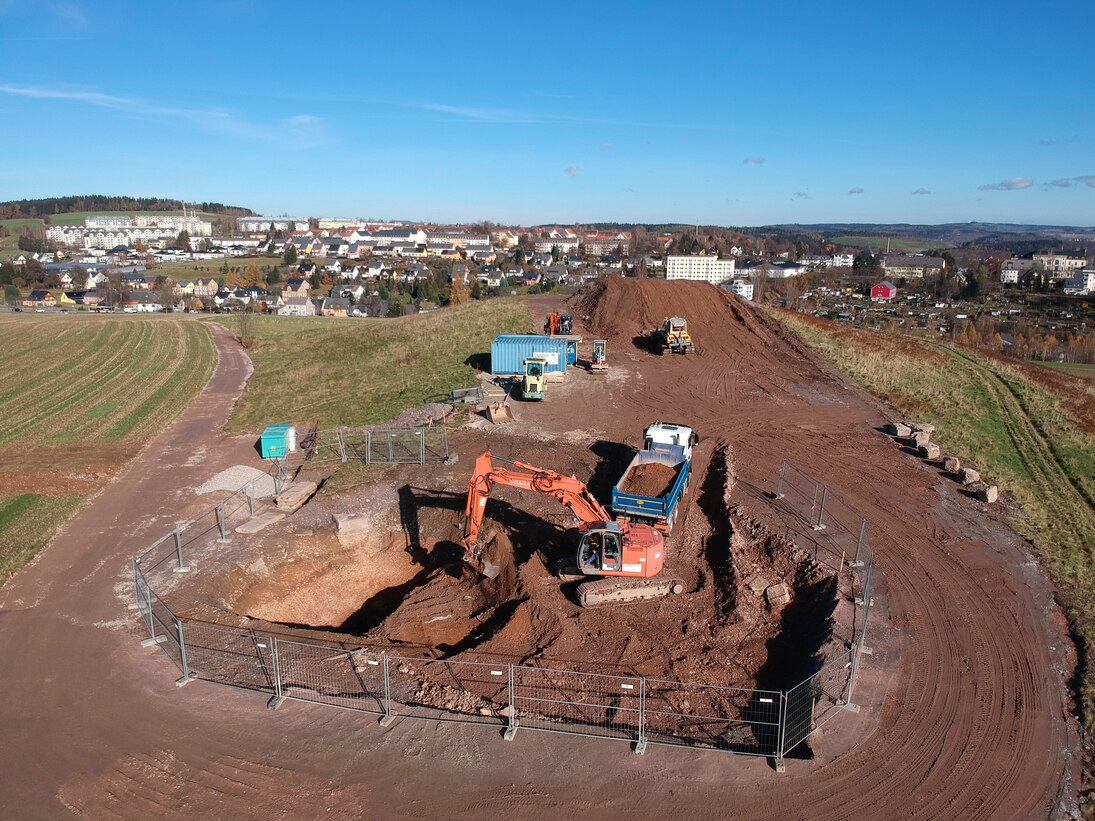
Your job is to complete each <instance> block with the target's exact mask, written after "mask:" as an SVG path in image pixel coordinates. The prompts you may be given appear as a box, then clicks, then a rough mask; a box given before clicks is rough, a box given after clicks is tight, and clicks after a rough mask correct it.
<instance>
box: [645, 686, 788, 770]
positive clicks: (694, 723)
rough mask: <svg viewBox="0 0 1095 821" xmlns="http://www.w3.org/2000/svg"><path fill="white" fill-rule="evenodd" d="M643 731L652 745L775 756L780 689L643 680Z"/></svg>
mask: <svg viewBox="0 0 1095 821" xmlns="http://www.w3.org/2000/svg"><path fill="white" fill-rule="evenodd" d="M644 685H645V689H644V710H643V722H644V735H645V737H646V739H647V740H648V741H649V742H650V743H651V744H670V745H678V746H684V747H707V748H712V749H717V750H729V751H731V752H735V753H742V754H747V755H764V756H774V755H776V753H777V750H778V749H779V720H780V693H778V692H774V691H766V690H748V689H740V688H735V687H719V686H714V685H703V684H683V683H680V682H675V681H662V680H660V679H645V680H644Z"/></svg>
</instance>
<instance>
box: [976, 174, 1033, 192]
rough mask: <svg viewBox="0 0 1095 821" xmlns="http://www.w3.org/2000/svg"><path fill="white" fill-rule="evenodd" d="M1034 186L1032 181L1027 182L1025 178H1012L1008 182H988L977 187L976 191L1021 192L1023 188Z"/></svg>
mask: <svg viewBox="0 0 1095 821" xmlns="http://www.w3.org/2000/svg"><path fill="white" fill-rule="evenodd" d="M1032 185H1034V180H1028V179H1027V178H1026V177H1012V178H1011V179H1010V180H1000V182H989V183H985V184H984V185H979V186H977V190H978V191H1021V190H1023V189H1024V188H1030V187H1031V186H1032Z"/></svg>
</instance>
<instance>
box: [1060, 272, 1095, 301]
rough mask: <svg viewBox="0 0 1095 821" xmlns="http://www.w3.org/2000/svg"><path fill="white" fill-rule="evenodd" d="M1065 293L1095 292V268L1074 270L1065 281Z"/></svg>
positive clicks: (1082, 293)
mask: <svg viewBox="0 0 1095 821" xmlns="http://www.w3.org/2000/svg"><path fill="white" fill-rule="evenodd" d="M1065 293H1066V294H1067V293H1072V294H1081V295H1084V294H1092V293H1095V268H1080V269H1079V270H1077V271H1074V272H1073V273H1072V276H1070V277H1069V278H1068V282H1066V283H1065Z"/></svg>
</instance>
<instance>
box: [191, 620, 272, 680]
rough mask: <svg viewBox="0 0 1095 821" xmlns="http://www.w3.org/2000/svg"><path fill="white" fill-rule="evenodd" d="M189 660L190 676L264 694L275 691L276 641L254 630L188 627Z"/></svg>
mask: <svg viewBox="0 0 1095 821" xmlns="http://www.w3.org/2000/svg"><path fill="white" fill-rule="evenodd" d="M184 636H185V639H186V659H187V663H188V666H189V668H190V673H192V674H193V675H195V676H197V677H198V678H200V679H204V680H205V681H213V682H216V683H218V684H227V685H230V686H232V687H242V688H244V689H247V690H260V691H262V692H268V693H272V692H274V690H275V671H274V659H273V641H272V640H271V638H270V637H269V636H263V635H261V634H258V633H255V632H254V631H252V630H248V629H246V628H240V627H228V626H226V625H221V624H208V623H206V622H201V621H189V620H188V621H186V622H185V623H184Z"/></svg>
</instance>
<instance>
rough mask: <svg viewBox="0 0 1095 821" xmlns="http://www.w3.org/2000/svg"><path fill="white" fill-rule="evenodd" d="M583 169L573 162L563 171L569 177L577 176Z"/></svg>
mask: <svg viewBox="0 0 1095 821" xmlns="http://www.w3.org/2000/svg"><path fill="white" fill-rule="evenodd" d="M581 170H582V169H581V168H579V167H578V166H577V165H574V164H573V163H571V164H570V165H568V166H567V167H566V168H564V169H563V173H564V174H566V175H567V176H569V177H577V176H578V174H579V172H580V171H581Z"/></svg>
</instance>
